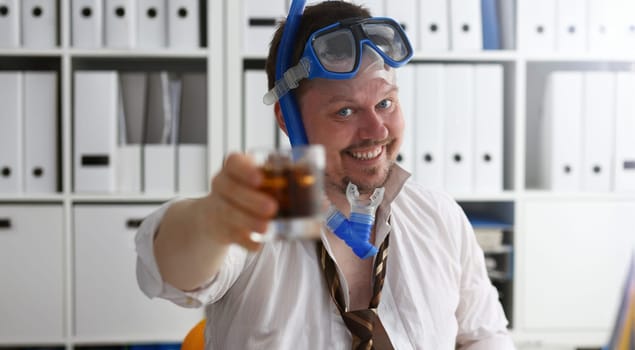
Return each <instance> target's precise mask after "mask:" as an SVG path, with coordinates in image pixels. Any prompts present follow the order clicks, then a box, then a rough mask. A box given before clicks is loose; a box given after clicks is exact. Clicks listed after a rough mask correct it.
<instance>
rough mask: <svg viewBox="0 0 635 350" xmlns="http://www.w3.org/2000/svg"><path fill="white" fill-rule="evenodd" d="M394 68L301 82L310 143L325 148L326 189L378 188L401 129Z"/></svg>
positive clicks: (391, 160)
mask: <svg viewBox="0 0 635 350" xmlns="http://www.w3.org/2000/svg"><path fill="white" fill-rule="evenodd" d="M397 92H398V91H397V85H396V82H395V73H394V70H390V71H386V70H384V69H383V68H382V69H372V68H371V69H366V70H364V65H362V67H361V69H360V73H358V74H357V76H356V77H355V78H353V79H350V80H327V79H314V80H311V81H305V85H304V86H303V88H302V93H301V95H300V96H301V97H300V99H299V102H300V110H301V113H302V119H303V122H304V127H305V130H306V133H307V137H308V140H309V143H318V144H322V145H324V148H325V150H326V178H325V183H326V186H327V189H329V188H330V189H336V190H338V191H341V192H344V191H345V189H346V185H347V184H348V183H349V182H352V183H354V184H356V185H357V187H358V188H359V190H360V192H361V193H369V192H372V191H373V190H374V189H375V188H377V187H382V186H383V185H384V183H385V181H386V178H387V177H388V174H389V172H390V170H391V168H392V166H393V164H394V161H395V159H396V157H397V154H398V153H399V147H400V145H401V142H402V134H403V128H404V122H403V116H402V112H401V107H400V105H399V100H398V97H397Z"/></svg>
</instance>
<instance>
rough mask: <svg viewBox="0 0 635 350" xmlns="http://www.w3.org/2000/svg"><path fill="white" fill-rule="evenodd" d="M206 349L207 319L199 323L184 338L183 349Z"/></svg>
mask: <svg viewBox="0 0 635 350" xmlns="http://www.w3.org/2000/svg"><path fill="white" fill-rule="evenodd" d="M203 349H205V320H204V319H203V320H202V321H201V322H199V323H197V324H196V326H194V327H192V329H190V331H189V332H188V333H187V335H186V336H185V339H183V344H181V350H203Z"/></svg>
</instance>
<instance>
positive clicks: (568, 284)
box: [0, 0, 635, 350]
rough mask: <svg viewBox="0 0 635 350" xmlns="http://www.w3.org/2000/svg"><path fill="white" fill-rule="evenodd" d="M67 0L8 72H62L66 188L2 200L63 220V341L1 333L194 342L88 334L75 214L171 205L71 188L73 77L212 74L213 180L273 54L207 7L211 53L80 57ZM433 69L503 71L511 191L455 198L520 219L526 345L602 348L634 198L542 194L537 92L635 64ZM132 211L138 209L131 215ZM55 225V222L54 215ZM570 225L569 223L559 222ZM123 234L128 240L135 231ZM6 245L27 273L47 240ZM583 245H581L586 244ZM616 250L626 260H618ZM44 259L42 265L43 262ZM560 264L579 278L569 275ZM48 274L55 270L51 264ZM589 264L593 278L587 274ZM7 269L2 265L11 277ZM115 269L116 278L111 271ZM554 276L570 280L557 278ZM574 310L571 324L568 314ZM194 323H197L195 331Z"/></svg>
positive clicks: (437, 59) (496, 55) (600, 58)
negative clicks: (248, 46) (256, 66)
mask: <svg viewBox="0 0 635 350" xmlns="http://www.w3.org/2000/svg"><path fill="white" fill-rule="evenodd" d="M56 1H57V4H58V8H59V21H58V23H59V24H60V27H59V38H60V43H59V47H58V48H54V49H48V50H32V49H12V50H7V49H0V70H28V69H30V68H32V67H33V66H36V67H41V66H42V65H44V66H46V67H53V68H52V70H55V71H57V72H58V78H59V85H58V86H59V89H60V90H59V96H60V97H59V104H60V113H61V115H60V116H59V123H60V124H59V126H60V140H59V149H60V150H61V151H60V162H59V166H60V167H61V169H60V170H61V171H60V174H61V180H60V184H61V188H60V189H59V192H58V193H54V194H44V195H34V194H23V195H0V218H2V216H3V215H4V214H3V213H13V212H14V211H8V210H7V211H4V210H5V209H6V208H17V209H18V212H19V213H20V215H22V216H20V218H21V220H25V219H24V218H27V219H30V218H33V217H35V216H37V218H38V220H39V219H40V218H41V216H40V214H38V213H37V212H36V211H31V210H32V209H33V210H40V209H41V207H46V208H49V209H50V210H51V212H52V213H56V214H52V215H57V216H58V217H55V218H53V219H51V220H53V223H54V224H51V225H52V227H51V230H48V227H46V226H44V227H43V229H42V232H43V233H42V234H52V232H54V231H56V230H61V231H60V232H59V234H60V235H61V236H60V238H61V239H60V242H59V243H60V244H61V255H60V257H59V258H61V259H62V261H61V262H60V264H61V269H60V270H61V273H62V276H61V278H62V293H61V294H60V297H61V298H62V300H59V305H58V306H59V307H60V311H59V312H60V314H61V319H60V320H58V321H57V322H59V324H57V326H59V327H60V330H61V334H58V335H52V336H42V337H30V336H28V335H27V336H22V337H20V336H7V335H6V334H3V333H2V327H1V326H0V346H18V347H22V346H24V347H27V346H58V347H65V348H66V349H69V350H70V349H73V348H77V347H82V346H88V345H121V344H129V343H152V342H157V343H158V342H171V341H180V340H181V338H182V336H184V335H185V332H184V331H175V332H174V333H171V334H168V333H161V332H156V333H152V332H149V333H143V330H140V331H139V334H123V333H118V334H101V335H95V334H93V335H90V334H88V335H77V330H78V326H79V325H78V324H77V319H78V310H77V307H76V303H77V298H78V295H76V292H75V291H76V288H77V281H76V280H75V278H76V277H77V276H78V272H77V269H78V268H80V269H81V266H78V258H77V256H76V254H75V253H74V252H75V251H76V249H78V242H77V237H76V234H77V230H76V225H78V222H77V221H78V220H77V219H78V218H83V217H84V216H78V215H76V211H77V210H79V211H83V212H89V213H90V215H92V216H88V217H92V218H93V219H92V220H93V221H94V222H93V221H90V222H89V223H86V222H83V223H81V224H82V225H87V226H89V227H90V224H91V223H92V224H94V225H95V226H101V225H104V224H109V223H113V222H115V223H116V222H119V221H120V220H123V221H124V222H125V221H126V220H127V219H129V218H128V217H127V216H126V215H128V214H129V213H132V214H137V216H138V215H143V214H144V213H146V212H147V211H149V210H151V209H152V208H154V207H156V206H158V205H159V204H160V203H162V202H165V201H167V200H169V199H171V197H172V196H169V195H165V196H162V195H120V194H113V195H88V194H78V193H74V192H73V191H72V188H73V181H72V174H73V164H72V159H73V152H72V150H73V145H72V139H73V129H72V125H73V115H72V112H73V111H72V105H73V103H72V101H73V98H72V91H73V89H72V81H73V79H72V77H73V72H74V70H75V69H76V68H78V67H87V69H90V68H92V69H96V68H99V67H108V68H112V69H115V68H116V67H118V66H119V65H122V66H129V65H130V63H129V62H130V61H132V62H134V63H133V66H134V65H136V67H141V66H140V65H139V62H149V64H151V65H152V66H155V67H161V66H162V65H171V66H173V65H177V66H178V65H181V66H183V65H187V64H188V63H190V62H193V63H194V64H195V65H197V66H204V67H205V71H206V72H207V91H208V112H207V113H208V114H207V115H208V146H207V150H208V161H209V162H208V164H209V169H208V175H209V176H211V175H212V174H213V173H215V172H216V171H217V170H218V169H219V168H220V166H221V164H222V160H223V157H224V155H225V154H226V153H227V152H230V151H237V150H241V149H242V145H243V144H244V141H243V140H242V137H243V127H244V125H243V100H242V99H243V91H244V89H243V70H244V66H245V62H250V61H262V60H264V58H265V57H264V56H258V55H244V54H243V47H242V46H243V40H242V38H243V35H244V33H243V23H244V21H243V7H242V6H243V2H244V0H238V1H236V0H224V1H222V0H201V3H205V4H206V9H207V12H206V30H207V33H206V34H207V43H206V47H205V48H201V49H198V50H191V51H186V52H183V51H172V50H169V49H166V50H106V49H103V50H84V49H75V48H72V47H71V45H70V8H71V6H70V3H71V0H56ZM281 15H284V14H281ZM521 16H522V14H521V13H518V14H517V18H520V17H521ZM426 63H448V64H452V63H472V64H479V63H500V64H502V65H503V67H504V83H505V119H504V120H505V122H504V125H505V137H504V139H505V143H504V144H505V160H504V169H505V171H504V174H505V175H504V183H505V187H504V191H502V192H500V193H488V194H473V193H461V194H455V198H456V199H457V201H459V202H460V203H461V204H463V205H465V206H467V207H485V208H492V209H491V210H492V211H493V212H494V213H497V214H500V215H501V216H504V217H506V218H508V219H511V221H512V222H513V224H514V230H513V233H512V234H513V246H514V248H513V251H514V281H513V297H512V299H513V303H512V305H511V308H512V310H513V313H512V317H511V319H510V321H511V322H512V325H513V327H512V333H513V336H514V339H515V340H516V341H517V344H518V346H519V348H522V349H528V348H543V349H553V348H554V347H555V348H558V349H573V348H575V347H599V346H601V345H603V344H604V343H605V342H606V341H607V339H608V338H607V336H608V332H609V330H610V327H611V326H612V322H613V319H612V317H613V314H614V312H615V310H616V307H617V299H616V298H615V297H616V295H617V293H618V288H619V287H620V283H621V280H619V278H620V276H619V274H620V273H621V272H623V271H622V270H624V269H625V265H623V264H622V263H623V260H624V258H625V254H626V252H625V250H624V249H622V248H623V247H625V246H627V245H628V244H629V243H630V244H631V245H633V244H635V234H634V233H633V231H632V227H634V226H635V225H634V224H635V217H634V216H633V215H632V214H631V215H629V213H633V212H635V193H553V192H550V191H545V190H540V189H538V188H537V187H536V186H534V185H533V183H532V181H533V180H532V172H533V169H534V167H535V164H534V163H535V161H536V156H535V155H534V153H535V152H534V150H533V149H532V147H533V146H534V144H535V139H536V135H535V132H536V131H535V130H534V127H533V125H534V122H535V118H536V104H537V103H539V101H538V100H537V98H538V96H540V92H541V91H542V89H544V87H541V86H539V85H540V84H537V83H536V82H537V81H539V80H536V77H535V76H534V74H536V72H543V73H544V72H547V71H550V70H553V69H556V68H560V67H562V68H566V69H572V68H576V69H619V70H626V69H630V68H631V67H632V65H633V64H635V55H630V54H626V55H620V54H618V55H609V54H586V53H581V54H560V53H544V54H543V53H532V52H522V51H483V52H462V53H459V52H438V53H429V52H417V53H416V54H415V57H414V59H413V64H426ZM0 93H1V92H0ZM0 127H1V126H0ZM177 195H179V196H189V195H190V194H177ZM192 195H196V194H192ZM96 208H97V209H99V208H105V210H106V211H105V213H109V214H112V215H115V214H113V213H116V214H117V215H115V216H103V215H95V214H94V212H93V211H94V210H95V209H96ZM126 208H127V209H130V210H129V211H127V210H125V209H126ZM11 210H13V209H11ZM60 213H61V214H60ZM572 214H573V215H572ZM60 215H61V217H59V216H60ZM50 216H51V215H50V214H47V215H44V217H45V218H50ZM135 217H136V216H135ZM561 220H562V221H564V220H569V221H564V222H559V221H561ZM80 221H81V220H80ZM88 230H90V229H88ZM114 230H118V231H117V232H120V231H121V233H122V234H126V233H125V232H126V230H122V229H114ZM106 231H107V230H106ZM108 233H109V232H103V234H108ZM603 233H607V237H606V240H603V239H598V238H597V235H598V234H603ZM554 238H555V239H554ZM2 239H4V237H2V232H1V231H0V253H2V254H0V261H2V262H3V264H8V263H9V262H11V263H12V264H15V265H16V266H17V264H18V262H19V261H21V260H22V259H25V257H29V256H31V255H32V253H33V252H34V250H33V248H32V247H31V246H30V244H33V246H37V242H38V241H37V240H33V239H31V238H29V239H25V240H24V243H25V245H24V246H20V249H19V251H8V252H6V254H9V255H4V254H5V252H4V251H3V250H2ZM578 240H580V244H578V245H576V244H575V242H577V241H578ZM543 247H544V248H545V249H544V250H543V249H542V248H543ZM611 252H614V253H615V254H610V253H611ZM99 253H104V252H99ZM3 256H4V257H5V259H6V261H5V260H3ZM105 256H106V257H108V255H105ZM106 257H105V258H104V259H106ZM34 259H36V260H34V261H36V262H38V261H39V260H37V257H36V258H34ZM110 259H114V258H113V257H110ZM592 263H598V264H600V265H599V266H600V267H599V268H597V269H596V268H593V266H595V265H593V264H592ZM108 264H109V262H108V261H104V264H103V267H104V268H106V267H107V266H108ZM559 265H562V266H563V267H567V268H568V270H566V271H559V270H558V269H557V267H558V266H559ZM41 267H42V268H47V267H46V266H44V265H43V266H41ZM578 267H581V268H583V269H584V270H579V269H578ZM97 268H98V267H97ZM131 268H132V269H133V267H131ZM620 269H622V270H620ZM570 270H573V271H570ZM2 271H3V270H2V268H0V274H1V273H2ZM107 271H108V270H107V269H106V270H105V272H104V273H107ZM554 271H558V272H559V274H554ZM130 272H131V273H132V272H133V270H131V271H130ZM0 276H2V275H0ZM10 277H11V278H13V279H20V281H22V279H23V278H26V279H24V281H26V282H25V283H26V284H24V288H28V287H32V288H35V286H38V282H39V281H37V280H32V279H29V278H28V277H29V276H22V275H20V273H19V272H16V273H12V274H11V275H10ZM583 277H584V278H585V279H584V280H583V279H582V278H583ZM96 281H98V277H96ZM572 281H573V282H572ZM88 287H90V286H88ZM111 287H112V288H116V286H111ZM103 288H108V286H104V287H103ZM2 290H4V289H2ZM554 291H557V292H554ZM4 293H5V292H4V291H0V300H2V301H0V325H1V324H2V322H3V321H4V322H7V320H6V319H3V317H6V316H3V313H2V310H6V308H5V305H6V304H4V303H8V302H11V301H12V300H11V299H10V297H11V296H9V299H7V297H5V294H4ZM569 297H570V298H569ZM107 299H108V297H107V296H104V297H102V298H100V299H99V300H95V301H94V303H95V305H96V307H99V306H101V307H107V305H108V300H107ZM568 299H570V300H575V302H576V304H575V305H565V306H566V307H563V306H562V304H561V303H562V302H564V301H566V300H568ZM43 301H46V299H45V298H44V297H41V299H39V300H37V302H43ZM81 311H85V310H81ZM566 313H569V314H568V315H569V316H567V317H564V316H562V314H566ZM96 316H97V315H96ZM29 317H30V318H31V319H32V322H35V323H37V322H38V319H39V317H40V316H39V315H37V314H34V315H29ZM97 317H98V316H97ZM122 317H126V315H122ZM574 320H575V322H573V321H574ZM193 325H194V323H192V324H191V325H189V326H193ZM80 328H81V327H80Z"/></svg>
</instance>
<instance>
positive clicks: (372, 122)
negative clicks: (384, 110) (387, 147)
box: [359, 108, 388, 140]
mask: <svg viewBox="0 0 635 350" xmlns="http://www.w3.org/2000/svg"><path fill="white" fill-rule="evenodd" d="M359 121H360V125H359V137H360V139H362V140H384V139H386V138H387V137H388V128H387V127H386V121H385V120H384V118H383V117H382V116H381V114H379V113H377V111H375V109H374V108H373V109H370V110H368V111H365V112H364V115H363V118H359Z"/></svg>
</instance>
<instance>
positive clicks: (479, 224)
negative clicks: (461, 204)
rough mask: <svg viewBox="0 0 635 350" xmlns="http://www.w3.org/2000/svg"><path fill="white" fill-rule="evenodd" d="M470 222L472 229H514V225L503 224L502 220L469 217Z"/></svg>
mask: <svg viewBox="0 0 635 350" xmlns="http://www.w3.org/2000/svg"><path fill="white" fill-rule="evenodd" d="M467 218H468V220H469V221H470V224H472V227H474V228H475V229H476V228H483V229H485V228H489V229H499V230H512V229H513V228H514V225H513V224H510V223H508V222H503V221H501V220H496V219H490V218H485V217H480V216H470V215H468V217H467Z"/></svg>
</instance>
